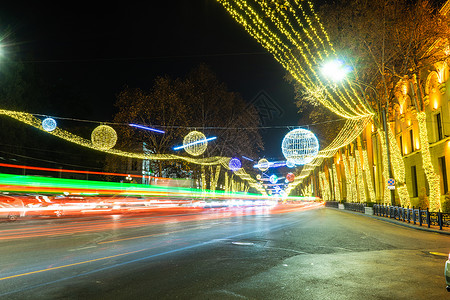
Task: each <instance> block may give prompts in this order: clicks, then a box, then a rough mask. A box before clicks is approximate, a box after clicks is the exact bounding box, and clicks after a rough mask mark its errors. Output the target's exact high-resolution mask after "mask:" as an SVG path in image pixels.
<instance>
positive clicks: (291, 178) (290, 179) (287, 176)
mask: <svg viewBox="0 0 450 300" xmlns="http://www.w3.org/2000/svg"><path fill="white" fill-rule="evenodd" d="M294 179H295V175H294V173H287V174H286V180H287V181H289V182H292V181H294Z"/></svg>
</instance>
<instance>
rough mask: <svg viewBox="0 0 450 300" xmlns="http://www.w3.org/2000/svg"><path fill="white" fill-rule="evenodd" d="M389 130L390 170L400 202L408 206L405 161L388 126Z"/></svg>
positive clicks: (409, 203)
mask: <svg viewBox="0 0 450 300" xmlns="http://www.w3.org/2000/svg"><path fill="white" fill-rule="evenodd" d="M388 129H389V131H388V134H389V141H390V143H389V149H390V150H391V154H392V155H391V162H392V166H393V168H392V171H393V173H394V178H395V182H396V190H397V193H398V196H399V198H400V204H401V205H403V206H407V207H409V206H410V205H411V201H410V199H409V193H408V188H407V187H406V172H405V163H404V161H403V157H402V153H401V152H400V148H399V146H398V144H397V139H396V138H395V136H394V132H393V131H392V128H391V127H390V126H389V127H388Z"/></svg>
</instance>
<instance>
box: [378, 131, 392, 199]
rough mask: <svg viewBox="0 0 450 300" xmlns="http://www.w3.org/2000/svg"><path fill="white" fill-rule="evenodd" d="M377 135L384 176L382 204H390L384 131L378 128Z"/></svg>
mask: <svg viewBox="0 0 450 300" xmlns="http://www.w3.org/2000/svg"><path fill="white" fill-rule="evenodd" d="M377 132H378V136H379V137H380V144H381V155H382V158H383V177H384V193H383V201H384V204H386V205H390V204H391V191H390V190H389V188H388V183H387V181H388V179H389V169H388V165H389V164H388V157H387V147H386V140H385V133H384V131H382V130H378V131H377Z"/></svg>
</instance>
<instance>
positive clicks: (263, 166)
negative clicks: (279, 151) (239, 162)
mask: <svg viewBox="0 0 450 300" xmlns="http://www.w3.org/2000/svg"><path fill="white" fill-rule="evenodd" d="M269 166H270V164H269V161H268V160H267V159H265V158H261V159H260V160H259V161H258V169H259V170H260V171H261V172H265V171H267V170H268V169H269Z"/></svg>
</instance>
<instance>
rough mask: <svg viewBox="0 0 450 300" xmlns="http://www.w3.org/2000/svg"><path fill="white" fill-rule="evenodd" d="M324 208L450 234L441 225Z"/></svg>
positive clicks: (449, 229) (449, 230) (449, 231)
mask: <svg viewBox="0 0 450 300" xmlns="http://www.w3.org/2000/svg"><path fill="white" fill-rule="evenodd" d="M326 208H331V209H335V210H339V211H342V212H347V213H352V214H356V215H361V216H366V217H370V218H373V219H378V220H381V221H385V222H389V223H392V224H397V225H400V226H404V227H409V228H413V229H417V230H423V231H429V232H435V233H440V234H446V235H450V228H449V227H442V230H439V226H436V225H431V226H430V228H428V225H427V224H422V226H419V223H418V222H416V225H414V224H413V223H412V222H411V223H408V222H403V221H399V220H396V219H393V218H389V217H380V216H377V215H370V214H364V213H361V212H356V211H351V210H345V209H339V208H334V207H326Z"/></svg>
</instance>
